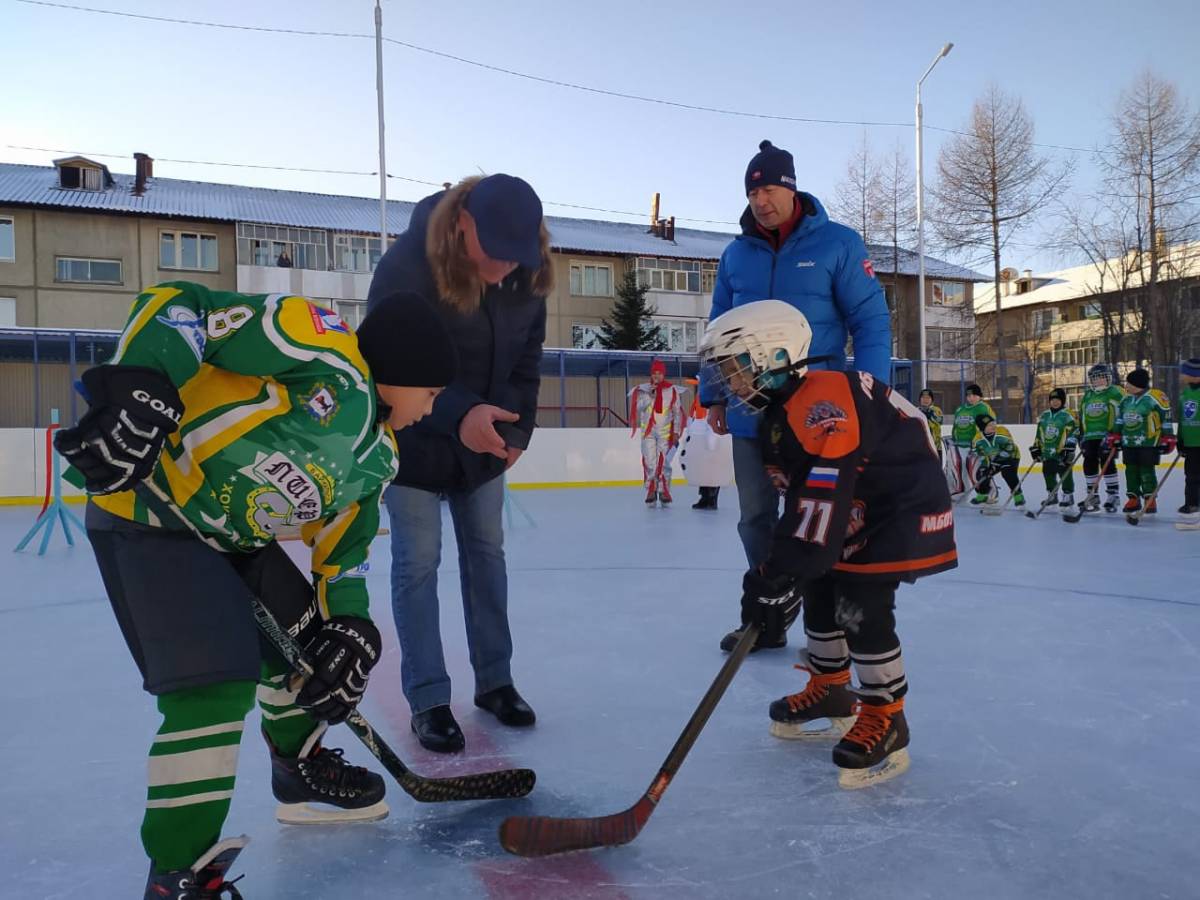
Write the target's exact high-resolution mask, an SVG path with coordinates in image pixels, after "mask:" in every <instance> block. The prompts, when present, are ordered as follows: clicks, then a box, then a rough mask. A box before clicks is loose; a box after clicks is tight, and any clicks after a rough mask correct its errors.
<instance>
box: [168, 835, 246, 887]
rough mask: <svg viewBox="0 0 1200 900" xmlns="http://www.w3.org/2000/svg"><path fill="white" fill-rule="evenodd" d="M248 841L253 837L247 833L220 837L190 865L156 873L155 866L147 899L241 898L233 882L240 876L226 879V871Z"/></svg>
mask: <svg viewBox="0 0 1200 900" xmlns="http://www.w3.org/2000/svg"><path fill="white" fill-rule="evenodd" d="M248 843H250V838H248V837H246V835H244V834H243V835H240V836H238V837H232V838H225V840H223V841H218V842H217V843H215V844H213V845H212V846H211V847H210V848H209V849H208V850H207V851H206V852H205V853H204V855H203V856H201V857H200V858H199V859H198V860H196V862H195V863H193V864H192V867H191V868H190V869H179V870H176V871H174V872H160V873H155V871H154V868H153V866H152V867H151V869H150V877H149V878H148V879H147V880H146V894H145V898H144V900H220V898H221V897H228V898H230V900H241V897H242V895H241V894H240V893H238V889H237V888H236V887H234V886H233V882H234V881H240V880H241V878H240V876H239V877H238V878H235V879H234V880H233V881H226V880H225V873H226V872H228V871H229V867H230V866H232V865H233V862H234V860H236V859H237V855H238V854H239V853H241V852H242V848H243V847H245V846H246V845H247V844H248Z"/></svg>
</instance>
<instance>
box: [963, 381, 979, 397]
mask: <svg viewBox="0 0 1200 900" xmlns="http://www.w3.org/2000/svg"><path fill="white" fill-rule="evenodd" d="M966 393H968V394H974V395H975V396H976V397H982V396H983V388H981V387H980V386H979V385H977V384H968V385H967V390H966Z"/></svg>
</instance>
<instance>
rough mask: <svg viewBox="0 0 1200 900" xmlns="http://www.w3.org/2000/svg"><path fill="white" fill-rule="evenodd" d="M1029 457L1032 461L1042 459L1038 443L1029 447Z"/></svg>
mask: <svg viewBox="0 0 1200 900" xmlns="http://www.w3.org/2000/svg"><path fill="white" fill-rule="evenodd" d="M1029 458H1030V459H1032V460H1033V461H1034V462H1041V461H1042V448H1041V445H1040V444H1034V445H1033V446H1032V447H1030V448H1029Z"/></svg>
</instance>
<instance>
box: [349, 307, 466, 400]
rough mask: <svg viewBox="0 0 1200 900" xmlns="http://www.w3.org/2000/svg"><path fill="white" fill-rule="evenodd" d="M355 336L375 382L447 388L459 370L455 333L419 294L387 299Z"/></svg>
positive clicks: (372, 313) (371, 313)
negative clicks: (448, 328)
mask: <svg viewBox="0 0 1200 900" xmlns="http://www.w3.org/2000/svg"><path fill="white" fill-rule="evenodd" d="M355 336H356V337H357V338H358V350H359V352H360V353H362V356H363V359H364V360H365V361H366V363H367V366H368V368H370V370H371V377H372V378H373V379H374V380H375V383H376V384H386V385H391V386H393V387H430V388H436V387H445V386H446V385H448V384H449V383H450V382H451V381H453V380H454V376H455V375H456V374H457V372H458V353H457V351H456V350H455V348H454V342H453V340H452V339H451V337H450V332H449V331H448V330H447V329H446V325H445V323H444V322H443V321H442V317H441V316H440V315H438V313H437V310H436V309H435V308H434V306H433V304H432V303H430V302H429V301H428V300H426V299H425V298H424V297H422V296H421V295H420V294H415V293H411V292H397V293H395V294H392V295H390V296H387V297H384V298H383V299H382V300H380V301H379V303H377V304H376V306H375V308H374V309H372V310H371V311H370V312H369V313H367V315H366V318H364V319H363V320H362V322H361V323H360V324H359V326H358V328H357V329H355Z"/></svg>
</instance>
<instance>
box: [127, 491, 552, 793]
mask: <svg viewBox="0 0 1200 900" xmlns="http://www.w3.org/2000/svg"><path fill="white" fill-rule="evenodd" d="M134 490H135V491H136V493H137V494H138V496H140V497H141V498H142V499H143V500H144V501H145V502H146V505H147V506H149V507H150V508H151V509H153V510H154V512H155V513H156V514H158V516H159V517H160V518H163V517H164V516H165V514H166V513H167V512H170V513H171V514H172V515H173V517H174V518H176V519H178V520H179V521H180V522H181V523H183V524H184V525H185V526H187V528H188V529H189V530H191V532H192V533H193V534H194V535H195V536H196V537H197V538H198V539H199V540H201V541H203V542H204V543H205V544H208V545H209V546H211V547H213V549H214V550H217V551H218V552H220V549H221V548H220V546H219V545H216V544H214V543H213V542H212V541H211V540H210V539H208V538H206V537H205V536H204V535H203V534H201V533H200V531H199V529H198V528H196V526H195V525H194V524H193V523H192V521H191V520H190V519H188V518H187V517H186V516H185V515H184V514H183V511H182V510H181V509H180V508H179V507H178V506H176V505H175V504H174V503H173V502H172V501H171V498H170V497H169V496H167V495H166V494H165V493H164V492H163V491H162V489H161V488H159V487H158V485H156V484H154V482H152V481H150V480H149V479H147V480H146V481H143V482H142V483H140V484H139V485H137V487H136V488H135V489H134ZM250 604H251V609H252V611H253V613H254V621H255V624H257V625H258V630H259V631H260V632H261V633H262V634H263V636H264V637H265V638H266V639H267V640H268V641H270V643H271V645H272V646H273V647H275V649H276V650H278V651H279V654H280V655H281V656H282V657H283V658H284V660H285V661H286V662H287V664H288V665H290V666H291V667H292V668H293V669H294V670H295V671H296V672H297V673H299V674H302V675H305V676H307V675H311V674H312V668H311V667H310V666H309V664H308V662H307V661H306V660H305V658H304V654H303V652H302V651H301V649H300V645H299V644H297V643H296V640H295V638H293V637H292V636H291V635H290V634H289V633H288V632H287V630H286V629H284V627H283V626H282V625H280V624H279V622H278V620H277V619H276V618H275V617H274V616H273V615H272V614H271V611H270V610H269V609H267V608H266V606H264V605H263V603H262V601H261V600H259V599H258V598H257V597H254V596H252V597H251V598H250ZM346 724H347V725H348V726H349V727H350V730H351V731H353V732H354V734H355V735H356V736H357V737H358V739H359V740H360V741H362V742H363V746H365V747H366V748H367V749H368V750H369V751H371V755H372V756H374V757H375V758H376V759H377V760H379V762H380V763H382V764H383V767H384V768H385V769H387V771H388V774H389V775H391V776H392V777H393V778H395V779H396V783H397V784H399V785H400V787H401V788H403V789H404V792H405V793H406V794H408V795H409V796H410V797H412V798H413V799H414V800H417V801H419V802H421V803H444V802H446V801H451V800H497V799H504V798H510V797H524V796H525V795H526V794H528V793H529V792H530V791H531V790H533V785H534V782H535V781H536V780H537V776H536V775H535V774H534V772H533V771H532V770H531V769H499V770H497V771H494V772H478V773H475V774H471V775H459V776H455V777H452V778H424V777H422V776H420V775H418V774H417V773H416V772H414V771H412V770H411V769H410V768H408V766H406V765H405V764H404V763H403V762H402V761H401V760H400V757H398V756H397V755H396V754H395V753H394V752H393V751H392V748H391V747H389V746H388V745H387V744H386V743H384V741H383V740H382V739H381V738H380V737H379V736H378V735H376V734H375V729H374V728H372V727H371V723H370V722H368V721H367V720H366V718H365V717H364V716H363V714H362V713H360V712H359V711H358V710H354V712H352V713H351V714H350V716H349V717H348V718H347V719H346Z"/></svg>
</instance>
